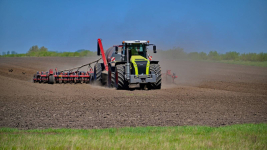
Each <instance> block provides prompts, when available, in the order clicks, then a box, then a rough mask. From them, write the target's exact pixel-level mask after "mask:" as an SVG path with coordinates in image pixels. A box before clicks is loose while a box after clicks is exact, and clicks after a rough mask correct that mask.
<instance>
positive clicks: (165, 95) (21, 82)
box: [0, 58, 267, 129]
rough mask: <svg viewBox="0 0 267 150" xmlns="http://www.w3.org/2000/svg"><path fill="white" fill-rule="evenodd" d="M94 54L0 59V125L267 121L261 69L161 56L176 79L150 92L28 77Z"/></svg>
mask: <svg viewBox="0 0 267 150" xmlns="http://www.w3.org/2000/svg"><path fill="white" fill-rule="evenodd" d="M93 60H95V58H0V80H1V86H0V127H13V128H21V129H33V128H108V127H125V126H182V125H208V126H222V125H230V124H240V123H267V69H266V68H261V67H251V66H241V65H231V64H222V63H207V62H194V61H185V60H179V61H177V60H161V66H162V72H165V70H166V69H168V68H170V69H172V71H173V72H175V73H176V75H178V78H177V79H176V83H175V84H172V85H166V84H163V88H162V89H161V90H151V91H143V90H139V89H134V90H131V91H126V90H119V91H117V90H115V89H108V88H104V87H98V86H92V85H88V84H60V85H59V84H57V85H48V84H39V83H32V76H33V74H34V73H36V71H37V70H39V71H48V69H50V68H55V67H58V68H59V69H67V68H70V67H75V66H78V65H81V64H84V63H86V62H90V61H93ZM167 66H168V67H167ZM9 69H13V70H14V71H13V72H9V71H8V70H9ZM22 72H25V74H23V73H22Z"/></svg>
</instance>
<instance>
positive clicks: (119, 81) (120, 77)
mask: <svg viewBox="0 0 267 150" xmlns="http://www.w3.org/2000/svg"><path fill="white" fill-rule="evenodd" d="M124 76H125V66H124V65H117V66H116V68H115V87H116V89H117V90H119V89H128V87H129V85H128V82H127V81H126V80H125V78H124Z"/></svg>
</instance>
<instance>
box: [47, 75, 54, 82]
mask: <svg viewBox="0 0 267 150" xmlns="http://www.w3.org/2000/svg"><path fill="white" fill-rule="evenodd" d="M48 83H49V84H54V83H55V77H54V75H49V77H48Z"/></svg>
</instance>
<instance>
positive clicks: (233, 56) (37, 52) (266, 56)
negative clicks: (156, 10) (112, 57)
mask: <svg viewBox="0 0 267 150" xmlns="http://www.w3.org/2000/svg"><path fill="white" fill-rule="evenodd" d="M158 53H159V55H160V56H161V57H162V58H166V59H191V60H214V61H220V60H233V61H258V62H262V61H267V53H263V52H262V53H238V52H234V51H231V52H226V53H224V54H221V53H218V52H217V51H210V52H209V53H205V52H190V53H187V52H185V51H184V50H183V48H179V47H176V48H172V49H169V50H158ZM86 56H96V52H92V51H90V50H84V49H82V50H78V51H76V52H56V51H48V49H47V48H46V47H44V46H42V47H40V48H39V47H38V46H37V45H34V46H32V47H31V48H30V49H29V51H28V52H27V53H25V54H18V53H17V52H15V51H11V52H10V51H7V52H2V55H1V56H0V57H86Z"/></svg>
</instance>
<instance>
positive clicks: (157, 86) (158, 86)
mask: <svg viewBox="0 0 267 150" xmlns="http://www.w3.org/2000/svg"><path fill="white" fill-rule="evenodd" d="M150 72H154V73H155V74H156V76H157V79H156V82H155V83H151V84H150V88H151V89H161V68H160V65H159V64H151V65H150Z"/></svg>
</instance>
